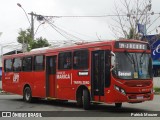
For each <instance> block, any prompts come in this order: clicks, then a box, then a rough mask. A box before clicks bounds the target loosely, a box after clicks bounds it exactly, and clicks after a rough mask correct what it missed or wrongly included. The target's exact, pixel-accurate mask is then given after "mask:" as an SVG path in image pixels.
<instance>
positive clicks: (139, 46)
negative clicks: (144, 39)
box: [116, 42, 147, 50]
mask: <svg viewBox="0 0 160 120" xmlns="http://www.w3.org/2000/svg"><path fill="white" fill-rule="evenodd" d="M116 47H117V48H125V49H139V50H147V44H143V43H129V42H118V45H116Z"/></svg>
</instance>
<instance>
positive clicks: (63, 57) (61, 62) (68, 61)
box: [58, 52, 72, 69]
mask: <svg viewBox="0 0 160 120" xmlns="http://www.w3.org/2000/svg"><path fill="white" fill-rule="evenodd" d="M71 68H72V53H71V52H63V53H59V55H58V69H71Z"/></svg>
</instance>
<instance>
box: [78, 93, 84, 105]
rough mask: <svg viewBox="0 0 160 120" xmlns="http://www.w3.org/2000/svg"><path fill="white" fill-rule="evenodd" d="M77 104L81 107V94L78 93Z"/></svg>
mask: <svg viewBox="0 0 160 120" xmlns="http://www.w3.org/2000/svg"><path fill="white" fill-rule="evenodd" d="M77 106H78V107H82V106H83V100H82V95H79V96H78V97H77Z"/></svg>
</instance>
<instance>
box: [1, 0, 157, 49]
mask: <svg viewBox="0 0 160 120" xmlns="http://www.w3.org/2000/svg"><path fill="white" fill-rule="evenodd" d="M119 1H120V0H0V15H1V19H0V32H2V34H1V35H0V47H1V46H3V52H6V51H8V50H11V49H15V48H20V47H21V46H20V45H18V43H17V36H18V32H19V31H20V29H23V30H25V29H27V28H29V27H30V24H29V22H28V20H27V17H26V16H25V13H24V11H23V10H22V9H21V8H20V7H18V6H17V3H20V4H21V5H22V7H23V8H24V10H25V11H26V13H30V12H32V11H33V12H34V13H36V14H41V15H45V16H101V15H108V14H114V13H113V11H114V4H115V3H116V4H119ZM159 4H160V0H152V10H153V11H154V12H160V8H159ZM119 5H120V4H119ZM119 7H121V6H119ZM28 17H29V19H30V15H28ZM153 17H154V16H153ZM155 17H156V16H155ZM153 19H154V18H153ZM34 21H35V31H36V30H37V28H38V30H37V33H36V34H35V38H38V37H41V36H42V37H43V38H46V39H47V40H48V41H49V42H61V41H64V40H66V39H65V38H64V37H63V36H61V35H60V34H59V33H57V32H56V31H55V30H54V29H53V28H52V27H51V26H50V25H49V24H47V23H45V24H42V25H40V22H39V21H37V20H36V19H35V20H34ZM51 21H52V22H53V23H54V25H56V26H57V27H59V28H61V29H63V30H65V31H67V32H68V33H69V34H72V35H74V36H76V37H78V38H80V39H82V40H90V41H97V40H99V39H103V40H109V39H115V36H114V35H113V33H112V31H111V29H110V28H109V24H110V23H112V19H111V18H110V17H105V18H53V19H52V20H51ZM158 24H160V22H159V21H156V22H155V25H154V26H156V25H158ZM39 25H40V26H39ZM38 26H39V27H38ZM153 28H154V27H153ZM152 34H154V31H153V33H152ZM17 45H18V46H17Z"/></svg>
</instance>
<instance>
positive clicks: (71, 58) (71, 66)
mask: <svg viewBox="0 0 160 120" xmlns="http://www.w3.org/2000/svg"><path fill="white" fill-rule="evenodd" d="M62 53H63V55H64V54H66V53H71V57H70V60H71V63H70V64H71V65H70V68H64V63H63V68H60V62H59V61H60V60H59V58H60V54H62ZM63 57H64V56H63ZM72 68H73V52H72V51H66V52H63V51H62V52H59V53H58V70H71V69H72Z"/></svg>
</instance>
